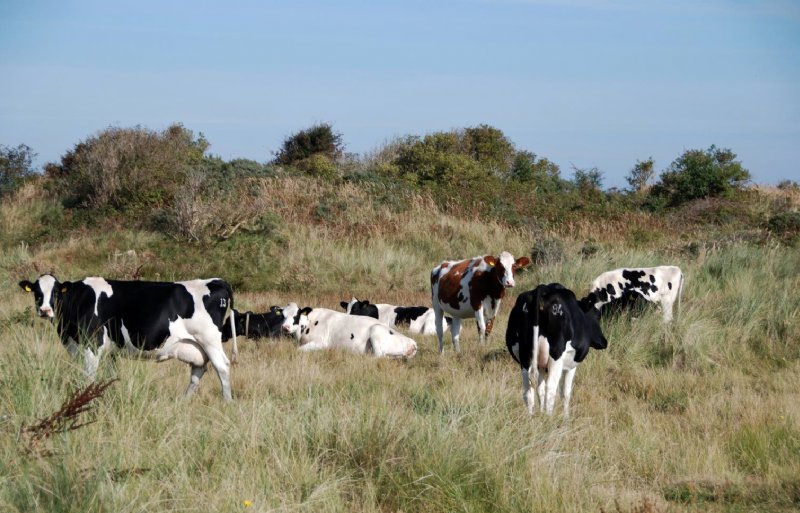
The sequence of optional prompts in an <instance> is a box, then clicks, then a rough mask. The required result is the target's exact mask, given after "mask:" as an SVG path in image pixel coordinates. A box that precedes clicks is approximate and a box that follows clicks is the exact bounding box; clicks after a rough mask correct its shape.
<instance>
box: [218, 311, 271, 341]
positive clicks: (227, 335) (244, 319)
mask: <svg viewBox="0 0 800 513" xmlns="http://www.w3.org/2000/svg"><path fill="white" fill-rule="evenodd" d="M233 313H234V314H235V319H236V333H237V334H239V335H244V336H246V337H247V338H249V339H251V340H258V339H260V338H278V337H280V336H281V335H282V330H281V325H282V324H283V311H282V310H281V307H279V306H271V307H269V311H268V312H264V313H253V312H240V311H238V310H233ZM232 337H233V334H232V332H231V327H230V323H228V324H225V326H224V327H223V331H222V341H223V342H227V341H228V340H230V339H231V338H232Z"/></svg>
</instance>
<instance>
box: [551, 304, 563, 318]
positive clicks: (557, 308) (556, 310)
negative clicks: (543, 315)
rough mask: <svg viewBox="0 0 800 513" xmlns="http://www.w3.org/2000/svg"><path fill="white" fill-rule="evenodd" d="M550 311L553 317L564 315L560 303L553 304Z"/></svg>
mask: <svg viewBox="0 0 800 513" xmlns="http://www.w3.org/2000/svg"><path fill="white" fill-rule="evenodd" d="M551 311H552V312H553V315H555V316H556V317H560V316H562V315H564V312H563V311H562V310H561V303H556V304H554V305H553V308H551Z"/></svg>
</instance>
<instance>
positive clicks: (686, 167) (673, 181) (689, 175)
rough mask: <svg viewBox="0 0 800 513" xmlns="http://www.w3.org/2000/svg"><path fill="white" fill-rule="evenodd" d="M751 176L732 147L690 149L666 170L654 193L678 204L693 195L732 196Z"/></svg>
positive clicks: (693, 196) (698, 196)
mask: <svg viewBox="0 0 800 513" xmlns="http://www.w3.org/2000/svg"><path fill="white" fill-rule="evenodd" d="M749 179H750V172H749V171H747V169H745V168H744V167H743V166H742V163H741V162H739V161H737V160H736V154H735V153H733V152H732V151H731V150H729V149H721V148H717V147H716V146H713V145H712V146H711V147H710V148H709V149H707V150H687V151H686V152H684V153H683V155H681V156H680V157H678V158H677V159H675V161H674V162H673V163H672V164H671V165H670V168H669V169H668V170H667V171H665V172H664V173H662V175H661V181H660V182H659V183H657V184H656V185H655V186H654V187H653V191H652V193H653V195H654V196H656V197H660V198H664V199H665V200H666V201H667V203H668V204H669V205H672V206H675V205H680V204H683V203H686V202H687V201H691V200H693V199H699V198H710V197H718V196H729V195H730V194H731V193H732V192H733V191H735V190H736V189H740V188H741V187H742V185H744V184H745V183H746V182H747V181H748V180H749Z"/></svg>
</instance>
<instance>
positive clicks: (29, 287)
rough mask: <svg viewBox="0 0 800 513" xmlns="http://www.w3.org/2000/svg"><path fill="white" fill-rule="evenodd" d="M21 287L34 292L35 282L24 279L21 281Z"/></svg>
mask: <svg viewBox="0 0 800 513" xmlns="http://www.w3.org/2000/svg"><path fill="white" fill-rule="evenodd" d="M19 288H21V289H22V290H24V291H25V292H32V291H33V283H31V282H29V281H28V280H22V281H21V282H19Z"/></svg>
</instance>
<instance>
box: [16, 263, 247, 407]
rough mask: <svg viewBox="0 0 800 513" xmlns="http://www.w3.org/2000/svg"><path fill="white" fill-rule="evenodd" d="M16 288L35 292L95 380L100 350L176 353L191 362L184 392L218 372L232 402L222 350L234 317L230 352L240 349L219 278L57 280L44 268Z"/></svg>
mask: <svg viewBox="0 0 800 513" xmlns="http://www.w3.org/2000/svg"><path fill="white" fill-rule="evenodd" d="M19 286H20V287H21V288H22V289H23V290H25V291H26V292H29V293H33V295H34V298H35V301H36V307H37V309H38V313H39V316H40V317H46V318H49V319H51V320H55V322H56V328H57V330H58V334H59V336H60V338H61V342H62V343H63V344H64V346H65V347H66V348H67V351H69V353H70V354H71V355H73V356H78V355H80V354H81V353H82V354H83V357H84V366H85V367H84V370H85V371H86V374H87V376H88V377H89V378H90V379H94V376H95V374H96V373H97V368H98V365H99V363H100V359H101V357H102V356H103V354H105V353H116V352H122V353H123V354H127V355H129V356H134V357H144V358H155V359H156V361H159V362H161V361H165V360H169V359H171V358H175V359H177V360H180V361H182V362H184V363H188V364H189V365H190V366H191V376H190V380H189V387H188V388H187V389H186V396H187V397H188V396H191V395H192V394H193V393H194V392H195V391H196V390H197V387H198V386H199V384H200V379H201V378H202V377H203V374H205V372H206V364H207V363H208V362H211V365H212V366H213V367H214V369H215V370H216V371H217V375H218V376H219V380H220V383H221V384H222V397H223V399H224V400H226V401H230V400H232V397H231V383H230V361H229V360H228V357H227V356H226V355H225V352H224V351H223V349H222V327H223V324H224V323H225V322H226V321H229V322H230V323H231V331H232V333H231V335H232V337H231V338H233V353H232V358H233V359H234V360H235V359H236V355H237V352H238V351H237V347H236V327H235V319H234V315H233V313H232V312H233V292H232V291H231V287H230V285H228V283H226V282H225V281H223V280H220V279H216V278H214V279H207V280H191V281H182V282H147V281H118V280H106V279H105V278H100V277H90V278H86V279H84V280H82V281H75V282H63V283H61V282H59V281H58V280H57V279H56V278H55V276H53V275H51V274H43V275H41V276H39V278H37V279H36V281H34V282H30V281H28V280H23V281H21V282H19Z"/></svg>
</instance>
